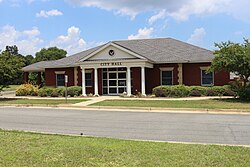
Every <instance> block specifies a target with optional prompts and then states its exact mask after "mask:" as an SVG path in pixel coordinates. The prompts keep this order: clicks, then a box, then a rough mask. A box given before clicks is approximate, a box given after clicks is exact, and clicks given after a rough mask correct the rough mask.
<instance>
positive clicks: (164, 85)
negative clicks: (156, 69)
mask: <svg viewBox="0 0 250 167" xmlns="http://www.w3.org/2000/svg"><path fill="white" fill-rule="evenodd" d="M163 71H171V72H172V85H174V67H173V69H172V70H160V79H161V86H171V85H162V72H163Z"/></svg>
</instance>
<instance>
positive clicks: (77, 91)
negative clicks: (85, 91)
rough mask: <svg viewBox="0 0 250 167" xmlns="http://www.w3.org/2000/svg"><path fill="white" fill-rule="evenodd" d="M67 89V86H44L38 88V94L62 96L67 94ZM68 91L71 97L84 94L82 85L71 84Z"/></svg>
mask: <svg viewBox="0 0 250 167" xmlns="http://www.w3.org/2000/svg"><path fill="white" fill-rule="evenodd" d="M65 90H66V88H65V87H58V88H53V87H42V88H40V89H39V90H38V96H41V97H46V96H51V97H61V96H65ZM67 91H68V95H69V96H71V97H74V96H80V95H81V94H82V87H80V86H71V87H68V88H67Z"/></svg>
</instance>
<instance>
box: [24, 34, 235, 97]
mask: <svg viewBox="0 0 250 167" xmlns="http://www.w3.org/2000/svg"><path fill="white" fill-rule="evenodd" d="M213 58H214V55H213V54H212V52H211V51H209V50H206V49H203V48H200V47H197V46H193V45H190V44H188V43H185V42H181V41H178V40H175V39H172V38H157V39H138V40H122V41H111V42H109V43H106V44H104V45H101V46H98V47H95V48H92V49H88V50H85V51H83V52H80V53H77V54H75V55H72V56H68V57H65V58H62V59H59V60H55V61H42V62H38V63H35V64H32V65H29V66H26V67H24V68H23V69H22V71H23V72H24V82H28V74H29V72H37V73H38V80H37V82H38V84H40V83H41V75H42V73H44V76H45V85H46V86H54V87H58V86H64V85H65V75H67V76H68V86H82V93H83V95H84V96H85V95H87V94H90V93H92V94H94V95H119V94H122V93H124V92H126V93H127V94H128V95H131V94H137V93H139V92H140V93H141V94H142V95H145V94H149V93H152V89H153V88H154V87H156V86H159V85H178V84H184V85H189V86H191V85H200V86H211V85H218V86H219V85H225V84H227V83H228V82H229V81H230V76H229V73H228V72H225V71H216V72H213V73H207V72H206V70H207V69H208V68H209V66H210V65H211V62H212V59H213Z"/></svg>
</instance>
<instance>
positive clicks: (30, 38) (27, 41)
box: [0, 25, 43, 55]
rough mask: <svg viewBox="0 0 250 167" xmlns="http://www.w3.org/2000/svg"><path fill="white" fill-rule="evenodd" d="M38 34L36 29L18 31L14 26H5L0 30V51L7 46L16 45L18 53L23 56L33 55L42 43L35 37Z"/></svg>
mask: <svg viewBox="0 0 250 167" xmlns="http://www.w3.org/2000/svg"><path fill="white" fill-rule="evenodd" d="M39 34H40V31H39V30H38V28H37V27H33V28H32V29H30V30H24V31H18V30H16V29H15V27H14V26H10V25H6V26H4V27H2V28H1V30H0V49H5V46H7V45H17V46H18V49H19V53H21V54H23V55H27V54H34V53H35V52H36V51H38V50H39V45H40V44H41V43H42V42H43V40H41V39H40V38H38V37H37V36H38V35H39Z"/></svg>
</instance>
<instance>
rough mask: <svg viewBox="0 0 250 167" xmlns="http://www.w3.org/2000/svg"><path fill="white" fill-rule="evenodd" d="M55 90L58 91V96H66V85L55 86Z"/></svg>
mask: <svg viewBox="0 0 250 167" xmlns="http://www.w3.org/2000/svg"><path fill="white" fill-rule="evenodd" d="M55 91H56V92H57V93H58V96H65V87H58V88H55Z"/></svg>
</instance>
